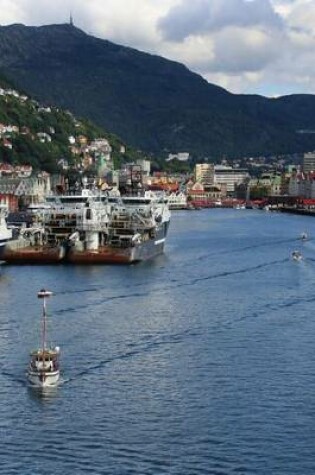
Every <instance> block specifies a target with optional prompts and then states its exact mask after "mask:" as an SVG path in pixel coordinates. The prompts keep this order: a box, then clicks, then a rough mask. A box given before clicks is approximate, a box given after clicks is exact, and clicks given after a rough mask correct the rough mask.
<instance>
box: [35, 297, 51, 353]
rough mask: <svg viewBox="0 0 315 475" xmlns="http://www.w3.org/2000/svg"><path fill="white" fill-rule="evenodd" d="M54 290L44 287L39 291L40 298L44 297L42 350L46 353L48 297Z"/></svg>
mask: <svg viewBox="0 0 315 475" xmlns="http://www.w3.org/2000/svg"><path fill="white" fill-rule="evenodd" d="M51 295H52V292H49V290H45V289H42V290H40V291H39V292H38V294H37V296H38V298H39V299H43V327H42V351H43V353H45V350H46V332H47V314H46V298H47V297H50V296H51Z"/></svg>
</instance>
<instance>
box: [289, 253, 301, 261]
mask: <svg viewBox="0 0 315 475" xmlns="http://www.w3.org/2000/svg"><path fill="white" fill-rule="evenodd" d="M291 257H292V259H293V260H294V261H301V260H302V259H303V256H302V254H301V253H300V251H293V252H292V254H291Z"/></svg>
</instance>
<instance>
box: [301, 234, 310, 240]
mask: <svg viewBox="0 0 315 475" xmlns="http://www.w3.org/2000/svg"><path fill="white" fill-rule="evenodd" d="M300 239H301V240H302V241H306V240H307V239H308V235H307V233H305V232H303V233H301V236H300Z"/></svg>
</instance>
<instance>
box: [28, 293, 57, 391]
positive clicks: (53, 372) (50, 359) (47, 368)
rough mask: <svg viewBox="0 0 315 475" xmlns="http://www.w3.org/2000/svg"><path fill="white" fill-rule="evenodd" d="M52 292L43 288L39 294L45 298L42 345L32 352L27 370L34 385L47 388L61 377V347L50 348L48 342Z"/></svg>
mask: <svg viewBox="0 0 315 475" xmlns="http://www.w3.org/2000/svg"><path fill="white" fill-rule="evenodd" d="M51 295H52V292H49V291H48V290H45V289H42V290H40V291H39V292H38V294H37V296H38V298H40V299H43V318H42V346H41V348H39V349H37V350H34V351H32V352H31V354H30V356H31V360H30V363H29V367H28V370H27V379H28V381H29V383H30V384H31V385H32V386H33V387H37V388H47V387H53V386H56V385H57V384H58V381H59V379H60V369H59V355H60V348H59V347H58V346H56V347H55V348H49V347H48V346H47V344H46V332H47V314H46V298H48V297H50V296H51Z"/></svg>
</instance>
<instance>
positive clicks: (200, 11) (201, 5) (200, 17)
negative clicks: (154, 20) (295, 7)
mask: <svg viewBox="0 0 315 475" xmlns="http://www.w3.org/2000/svg"><path fill="white" fill-rule="evenodd" d="M158 26H159V28H160V30H161V31H162V33H163V36H164V38H165V39H168V40H172V41H181V40H183V39H184V38H186V37H187V36H190V35H195V34H204V33H210V32H215V31H218V30H221V29H223V28H226V27H231V26H235V27H242V28H247V27H252V26H265V27H266V28H282V26H283V23H282V19H281V17H280V16H279V15H278V13H276V11H275V10H274V9H273V8H272V5H271V4H270V1H269V0H228V6H227V0H194V1H193V2H192V1H190V0H181V3H180V4H178V5H175V6H174V7H172V8H171V9H170V10H169V12H168V13H167V15H166V16H164V17H162V18H161V19H160V20H159V22H158Z"/></svg>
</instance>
